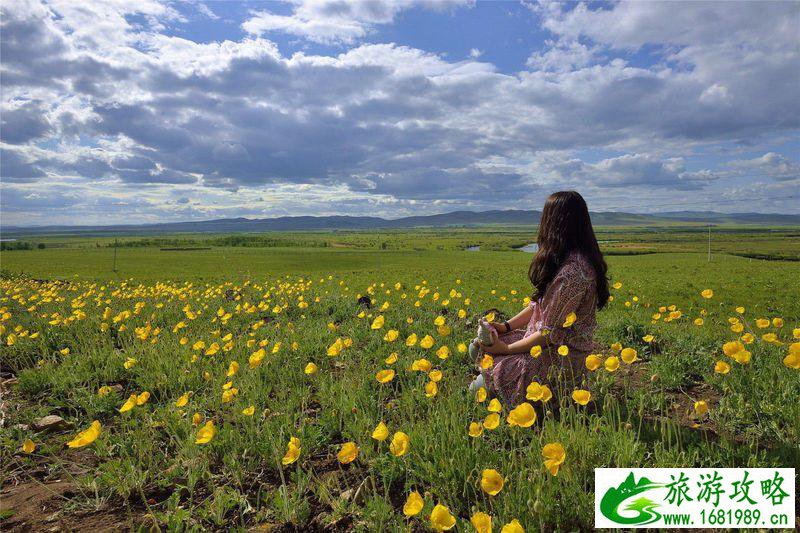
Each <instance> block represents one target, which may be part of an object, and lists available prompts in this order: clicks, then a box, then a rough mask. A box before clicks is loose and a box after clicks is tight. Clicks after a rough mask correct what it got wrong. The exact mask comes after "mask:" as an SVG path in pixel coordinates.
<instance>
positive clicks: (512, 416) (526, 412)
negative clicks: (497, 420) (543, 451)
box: [506, 402, 536, 428]
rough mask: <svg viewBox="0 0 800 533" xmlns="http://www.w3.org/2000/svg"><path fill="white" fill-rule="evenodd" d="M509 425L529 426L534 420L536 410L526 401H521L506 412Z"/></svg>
mask: <svg viewBox="0 0 800 533" xmlns="http://www.w3.org/2000/svg"><path fill="white" fill-rule="evenodd" d="M506 421H507V422H508V425H509V426H519V427H522V428H528V427H531V426H532V425H533V424H534V423H535V422H536V410H535V409H534V408H533V406H532V405H531V404H529V403H528V402H522V403H521V404H519V405H518V406H516V407H515V408H514V409H512V410H511V411H510V412H509V413H508V417H507V418H506Z"/></svg>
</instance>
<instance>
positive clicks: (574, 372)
mask: <svg viewBox="0 0 800 533" xmlns="http://www.w3.org/2000/svg"><path fill="white" fill-rule="evenodd" d="M530 306H531V307H532V308H533V313H532V314H531V318H530V321H529V322H528V327H527V328H526V329H525V331H522V330H515V331H511V332H508V333H505V334H503V335H500V340H502V341H503V342H505V343H506V344H511V343H513V342H516V341H518V340H520V339H522V338H524V337H527V336H529V335H532V334H533V333H535V332H537V331H547V332H549V333H547V337H546V339H547V342H546V343H545V345H544V346H542V352H541V354H540V355H539V356H538V357H532V356H531V354H530V353H529V352H524V353H514V354H508V355H495V356H493V358H494V365H493V366H492V367H491V368H490V369H488V370H483V371H482V373H483V377H484V380H485V382H486V385H487V389H488V390H489V391H490V392H493V393H494V394H496V395H497V396H499V397H500V400H501V401H502V402H503V403H504V404H506V405H507V406H512V407H513V406H515V405H518V404H519V403H522V402H524V401H525V392H526V389H527V387H528V385H530V383H531V382H532V381H537V382H539V383H541V384H543V385H545V384H546V385H548V386H549V387H550V388H551V389H552V390H553V393H554V394H563V393H568V392H569V391H571V390H572V389H573V388H574V387H575V386H577V385H580V384H581V383H582V382H583V381H584V380H585V378H586V373H587V371H586V366H585V359H586V356H587V355H588V354H590V353H591V352H593V351H596V350H597V349H598V346H597V345H596V344H595V342H594V339H593V335H594V330H595V329H596V328H597V320H596V317H595V311H596V309H597V284H596V275H595V271H594V268H593V267H592V265H591V264H590V263H589V262H588V261H587V260H586V258H585V257H583V255H581V254H580V253H578V252H572V253H571V254H570V255H569V256H568V257H567V259H566V261H565V262H564V264H563V265H562V266H561V268H560V269H559V271H558V272H557V273H556V276H555V277H554V278H553V280H552V281H551V282H550V284H549V285H548V287H547V290H546V291H545V293H544V295H543V296H542V297H541V298H539V299H538V300H534V301H531V303H530ZM573 312H574V313H575V315H576V319H575V322H574V323H573V324H572V325H571V326H569V327H564V322H565V320H566V318H567V316H568V315H569V314H570V313H573ZM562 345H563V346H566V347H567V348H568V349H569V353H568V354H567V355H566V356H564V355H560V354H559V353H558V348H559V347H560V346H562Z"/></svg>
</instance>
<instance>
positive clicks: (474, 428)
mask: <svg viewBox="0 0 800 533" xmlns="http://www.w3.org/2000/svg"><path fill="white" fill-rule="evenodd" d="M481 435H483V426H482V425H481V424H480V423H478V422H470V424H469V436H470V437H480V436H481Z"/></svg>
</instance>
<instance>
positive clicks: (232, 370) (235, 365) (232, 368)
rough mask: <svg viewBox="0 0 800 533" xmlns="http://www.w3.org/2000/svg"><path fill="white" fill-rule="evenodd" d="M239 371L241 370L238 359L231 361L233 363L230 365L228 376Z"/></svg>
mask: <svg viewBox="0 0 800 533" xmlns="http://www.w3.org/2000/svg"><path fill="white" fill-rule="evenodd" d="M238 371H239V363H238V362H236V361H231V364H230V365H228V373H227V374H226V376H227V377H231V376H235V375H236V373H237V372H238Z"/></svg>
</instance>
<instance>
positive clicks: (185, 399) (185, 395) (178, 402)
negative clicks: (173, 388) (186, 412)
mask: <svg viewBox="0 0 800 533" xmlns="http://www.w3.org/2000/svg"><path fill="white" fill-rule="evenodd" d="M187 403H189V393H188V392H184V393H183V394H181V397H180V398H178V399H177V400H175V407H183V406H185V405H186V404H187Z"/></svg>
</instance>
